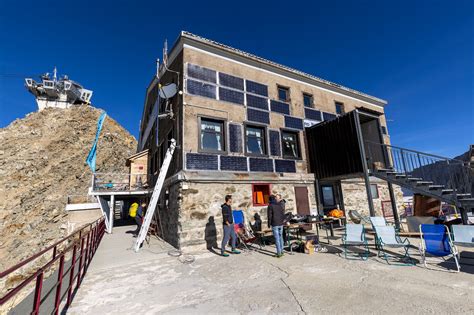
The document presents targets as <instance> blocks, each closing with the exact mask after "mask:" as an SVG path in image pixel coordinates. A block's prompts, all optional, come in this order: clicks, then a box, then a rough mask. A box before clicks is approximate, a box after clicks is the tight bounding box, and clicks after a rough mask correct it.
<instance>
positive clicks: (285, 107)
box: [270, 100, 290, 115]
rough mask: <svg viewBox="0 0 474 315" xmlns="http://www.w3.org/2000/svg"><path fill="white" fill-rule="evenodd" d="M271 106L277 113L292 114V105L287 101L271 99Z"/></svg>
mask: <svg viewBox="0 0 474 315" xmlns="http://www.w3.org/2000/svg"><path fill="white" fill-rule="evenodd" d="M270 108H271V110H272V112H277V113H280V114H285V115H289V114H290V105H289V104H287V103H283V102H279V101H275V100H271V101H270Z"/></svg>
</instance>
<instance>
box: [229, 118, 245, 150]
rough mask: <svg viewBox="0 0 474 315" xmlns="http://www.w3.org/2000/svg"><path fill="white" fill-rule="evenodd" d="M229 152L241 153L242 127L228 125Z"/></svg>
mask: <svg viewBox="0 0 474 315" xmlns="http://www.w3.org/2000/svg"><path fill="white" fill-rule="evenodd" d="M229 149H230V152H242V126H241V125H236V124H229Z"/></svg>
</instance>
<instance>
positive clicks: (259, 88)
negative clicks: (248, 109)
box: [245, 80, 268, 97]
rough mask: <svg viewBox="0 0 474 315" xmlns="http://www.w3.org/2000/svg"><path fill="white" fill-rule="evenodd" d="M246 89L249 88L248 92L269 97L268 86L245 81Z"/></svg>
mask: <svg viewBox="0 0 474 315" xmlns="http://www.w3.org/2000/svg"><path fill="white" fill-rule="evenodd" d="M245 87H246V88H247V92H250V93H254V94H258V95H262V96H267V97H268V86H266V85H265V84H261V83H257V82H254V81H250V80H245Z"/></svg>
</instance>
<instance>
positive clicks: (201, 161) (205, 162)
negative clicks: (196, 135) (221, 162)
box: [186, 153, 218, 170]
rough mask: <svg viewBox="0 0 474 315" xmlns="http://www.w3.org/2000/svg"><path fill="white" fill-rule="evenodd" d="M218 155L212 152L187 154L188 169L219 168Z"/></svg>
mask: <svg viewBox="0 0 474 315" xmlns="http://www.w3.org/2000/svg"><path fill="white" fill-rule="evenodd" d="M217 158H218V156H217V155H210V154H197V153H187V154H186V168H187V169H188V170H217V169H218V162H217Z"/></svg>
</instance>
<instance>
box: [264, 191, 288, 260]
mask: <svg viewBox="0 0 474 315" xmlns="http://www.w3.org/2000/svg"><path fill="white" fill-rule="evenodd" d="M267 217H268V227H271V228H272V231H273V236H274V237H275V246H276V251H277V253H276V256H275V257H278V258H280V257H281V256H283V244H284V243H283V224H284V222H283V221H284V220H285V210H284V209H283V207H282V203H281V196H280V195H276V196H272V198H270V204H269V205H268V209H267Z"/></svg>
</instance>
